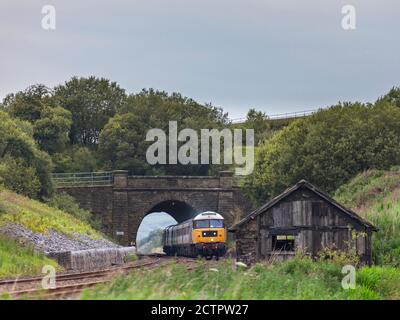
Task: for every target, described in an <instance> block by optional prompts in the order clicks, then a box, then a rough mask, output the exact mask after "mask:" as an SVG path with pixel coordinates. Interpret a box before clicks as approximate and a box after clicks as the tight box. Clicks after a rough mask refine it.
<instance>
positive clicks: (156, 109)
mask: <svg viewBox="0 0 400 320" xmlns="http://www.w3.org/2000/svg"><path fill="white" fill-rule="evenodd" d="M169 121H177V124H178V130H181V129H184V128H191V129H194V130H197V131H199V130H200V129H202V128H204V129H212V128H221V127H222V126H224V125H225V124H226V123H227V122H228V120H227V115H226V114H224V113H223V112H222V110H221V109H219V108H216V107H213V106H211V105H201V104H199V103H197V102H195V101H194V100H192V99H189V98H186V97H183V96H181V95H180V94H178V93H173V94H171V95H168V94H167V93H166V92H162V91H155V90H143V91H142V92H141V93H139V94H136V95H131V96H129V97H128V98H127V101H126V103H125V104H124V105H123V106H122V108H121V110H120V112H119V114H118V115H116V116H115V117H114V118H112V119H111V120H110V122H109V123H108V124H107V125H106V126H105V128H104V130H103V131H102V133H101V135H100V143H99V155H100V158H101V160H102V163H103V166H104V167H105V168H107V169H126V170H130V171H131V172H133V173H135V174H143V173H157V174H162V173H166V174H192V175H202V174H204V175H206V174H207V173H208V172H209V169H210V165H186V166H183V165H158V166H150V165H148V164H147V161H146V150H147V148H148V146H149V145H150V144H151V143H149V142H146V134H147V132H148V130H149V129H152V128H159V129H162V130H164V132H166V133H168V125H169ZM199 148H200V146H199ZM199 154H200V153H199Z"/></svg>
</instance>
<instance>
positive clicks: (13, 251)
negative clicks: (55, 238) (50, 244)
mask: <svg viewBox="0 0 400 320" xmlns="http://www.w3.org/2000/svg"><path fill="white" fill-rule="evenodd" d="M45 265H51V266H53V267H55V268H56V269H60V267H58V265H57V263H56V262H55V261H54V260H51V259H49V258H46V257H45V256H44V255H43V254H41V253H38V252H37V251H34V250H33V248H31V247H23V246H21V245H20V244H18V243H17V242H15V241H14V240H11V239H8V238H6V237H4V236H0V278H7V277H11V276H12V277H15V276H22V275H35V274H40V273H41V272H42V268H43V267H44V266H45Z"/></svg>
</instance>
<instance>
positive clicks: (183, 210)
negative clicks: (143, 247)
mask: <svg viewBox="0 0 400 320" xmlns="http://www.w3.org/2000/svg"><path fill="white" fill-rule="evenodd" d="M154 212H165V213H166V214H168V215H170V216H171V217H172V218H174V219H175V220H176V221H177V223H181V222H183V221H186V220H188V219H190V218H193V217H194V216H196V214H197V213H199V211H198V210H196V208H193V207H192V206H191V205H190V204H188V203H187V202H184V201H181V200H175V199H172V200H164V201H161V202H159V203H157V204H155V205H153V206H152V207H151V208H150V209H145V211H144V212H143V214H142V216H141V218H140V220H139V221H138V223H137V225H136V226H135V230H133V232H134V234H133V235H132V238H133V240H134V241H135V243H136V241H137V234H138V231H139V228H140V225H141V224H142V222H143V220H144V218H145V217H147V216H148V215H150V214H152V213H154Z"/></svg>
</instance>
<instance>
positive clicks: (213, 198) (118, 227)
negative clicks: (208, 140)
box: [58, 171, 252, 245]
mask: <svg viewBox="0 0 400 320" xmlns="http://www.w3.org/2000/svg"><path fill="white" fill-rule="evenodd" d="M58 190H59V191H62V192H66V193H68V194H69V195H71V196H72V197H73V198H75V199H76V200H77V202H78V203H79V204H80V205H81V207H83V208H85V209H87V210H89V211H91V212H92V213H93V214H95V215H96V216H98V217H100V218H101V221H102V225H103V231H104V232H105V233H106V234H108V235H109V236H111V237H112V238H114V239H115V240H117V241H118V242H119V243H120V244H123V245H132V244H133V245H135V244H136V235H137V232H138V229H139V226H140V223H141V222H142V220H143V219H144V217H146V215H148V214H150V213H152V212H166V213H168V214H170V215H171V216H172V217H173V218H174V219H175V220H176V221H178V223H180V222H182V221H184V220H186V219H189V218H191V217H193V216H194V215H195V214H196V213H198V212H202V211H208V210H209V211H216V212H218V213H220V214H222V216H224V218H225V219H226V222H227V226H229V225H231V224H232V223H235V222H237V221H239V220H240V218H241V217H243V216H244V215H245V214H247V213H248V212H250V210H251V209H252V208H251V203H250V201H249V200H248V199H247V198H246V197H245V196H244V195H243V194H242V192H241V190H240V188H238V187H236V186H235V185H234V177H233V173H232V172H230V171H222V172H220V173H219V176H216V177H215V176H213V177H211V176H201V177H200V176H157V177H155V176H128V172H127V171H114V172H113V173H112V179H110V183H109V184H108V185H103V186H90V185H89V186H73V185H71V186H64V187H59V188H58Z"/></svg>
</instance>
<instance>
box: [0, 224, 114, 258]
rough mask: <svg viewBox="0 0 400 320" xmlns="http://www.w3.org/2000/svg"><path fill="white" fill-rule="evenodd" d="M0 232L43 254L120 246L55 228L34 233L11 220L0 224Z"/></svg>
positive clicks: (105, 240)
mask: <svg viewBox="0 0 400 320" xmlns="http://www.w3.org/2000/svg"><path fill="white" fill-rule="evenodd" d="M0 233H1V234H5V235H7V236H9V237H11V238H14V239H16V240H18V241H19V242H21V243H23V244H27V245H32V246H33V247H34V248H35V249H36V250H38V251H42V252H44V253H45V254H48V253H53V252H65V251H80V250H88V249H100V248H101V249H106V248H121V246H119V245H117V244H115V243H113V242H111V241H110V240H107V239H105V238H101V239H97V240H94V239H91V238H89V237H87V236H85V235H82V234H74V235H72V236H67V235H65V234H62V233H60V232H57V231H55V230H48V231H47V233H46V234H41V233H35V232H32V231H31V230H29V229H27V228H25V227H24V226H22V225H19V224H14V223H11V222H8V223H7V224H5V225H3V226H1V227H0Z"/></svg>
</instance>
